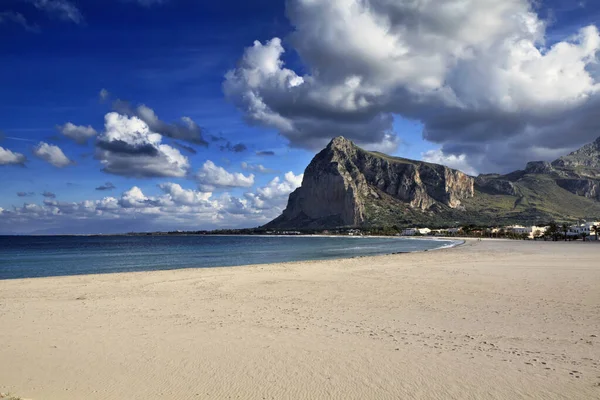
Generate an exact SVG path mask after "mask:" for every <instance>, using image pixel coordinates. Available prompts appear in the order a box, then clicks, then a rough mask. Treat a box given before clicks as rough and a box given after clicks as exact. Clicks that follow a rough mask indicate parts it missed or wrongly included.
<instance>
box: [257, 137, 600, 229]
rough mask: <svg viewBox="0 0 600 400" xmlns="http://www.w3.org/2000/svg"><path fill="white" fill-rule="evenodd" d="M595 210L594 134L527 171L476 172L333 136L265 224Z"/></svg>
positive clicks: (599, 159) (526, 218) (599, 160)
mask: <svg viewBox="0 0 600 400" xmlns="http://www.w3.org/2000/svg"><path fill="white" fill-rule="evenodd" d="M592 217H600V138H599V139H598V140H597V141H596V142H594V143H592V144H589V145H587V146H584V147H583V148H581V149H579V150H577V151H575V152H573V153H571V154H569V155H568V156H565V157H561V158H560V159H558V160H556V161H554V162H552V163H548V162H542V161H537V162H530V163H528V164H527V166H526V168H525V170H522V171H515V172H513V173H510V174H507V175H499V174H488V175H480V176H478V177H476V178H474V177H471V176H468V175H466V174H464V173H463V172H460V171H457V170H454V169H451V168H448V167H445V166H443V165H437V164H431V163H426V162H422V161H414V160H408V159H404V158H397V157H391V156H388V155H385V154H382V153H377V152H371V151H367V150H363V149H361V148H360V147H358V146H356V145H355V144H354V143H352V142H351V141H349V140H347V139H345V138H343V137H337V138H335V139H333V140H332V141H331V142H330V143H329V145H328V146H327V147H326V148H325V149H324V150H323V151H321V152H320V153H319V154H317V155H316V156H315V158H314V159H313V160H312V161H311V163H310V165H309V166H308V167H307V169H306V171H305V173H304V179H303V182H302V186H301V187H300V188H298V189H297V190H296V191H295V192H293V193H292V194H291V195H290V198H289V201H288V205H287V208H286V209H285V211H284V212H283V214H282V215H281V216H280V217H278V218H277V219H275V220H273V221H272V222H270V223H269V224H267V225H266V227H267V228H278V229H302V228H304V229H309V228H333V227H349V226H352V227H358V226H393V225H398V226H407V225H418V224H428V225H431V226H450V225H457V224H471V223H472V224H485V225H491V224H502V223H541V222H547V221H550V220H561V221H562V220H572V219H577V218H592Z"/></svg>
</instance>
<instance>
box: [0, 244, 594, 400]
mask: <svg viewBox="0 0 600 400" xmlns="http://www.w3.org/2000/svg"><path fill="white" fill-rule="evenodd" d="M575 371H576V372H575ZM599 384H600V244H595V243H550V242H548V243H544V242H538V243H532V242H514V241H484V242H470V243H468V244H467V245H465V246H462V247H460V248H456V249H451V250H443V251H436V252H428V253H421V254H410V255H394V256H384V257H375V258H361V259H352V260H341V261H325V262H301V263H293V264H280V265H268V266H256V267H234V268H218V269H198V270H181V271H166V272H148V273H131V274H114V275H96V276H80V277H66V278H44V279H27V280H11V281H0V392H7V391H10V392H14V393H16V394H19V395H21V396H23V397H27V398H32V399H34V400H55V399H83V400H88V399H90V400H94V399H102V400H110V399H119V400H121V399H144V400H150V399H202V398H213V399H228V398H232V399H236V398H239V399H319V398H321V399H326V398H332V399H409V398H416V399H520V398H527V399H531V398H539V399H598V398H600V386H599Z"/></svg>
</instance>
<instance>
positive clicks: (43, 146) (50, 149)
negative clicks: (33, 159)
mask: <svg viewBox="0 0 600 400" xmlns="http://www.w3.org/2000/svg"><path fill="white" fill-rule="evenodd" d="M33 154H34V155H35V156H37V157H38V158H41V159H42V160H44V161H46V162H48V163H50V164H52V165H54V166H55V167H57V168H63V167H66V166H67V165H71V164H72V163H73V162H72V161H71V160H69V158H68V157H67V156H65V153H63V151H62V150H61V149H60V147H58V146H55V145H53V144H48V143H45V142H40V143H39V144H38V145H37V146H36V147H35V148H34V149H33Z"/></svg>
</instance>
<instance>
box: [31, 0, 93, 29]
mask: <svg viewBox="0 0 600 400" xmlns="http://www.w3.org/2000/svg"><path fill="white" fill-rule="evenodd" d="M32 2H33V5H34V6H35V7H36V8H37V9H39V10H43V11H46V12H47V13H49V14H51V15H55V16H56V17H58V18H60V19H62V20H63V21H71V22H73V23H75V24H82V23H83V22H84V19H83V14H82V13H81V11H79V9H78V8H77V7H76V6H75V5H74V4H73V3H71V2H69V1H67V0H32Z"/></svg>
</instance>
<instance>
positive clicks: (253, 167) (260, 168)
mask: <svg viewBox="0 0 600 400" xmlns="http://www.w3.org/2000/svg"><path fill="white" fill-rule="evenodd" d="M241 165H242V169H244V170H246V171H252V172H258V173H261V174H271V173H273V172H275V171H274V170H272V169H271V168H267V167H265V166H264V165H262V164H249V163H247V162H245V161H244V162H242V164H241Z"/></svg>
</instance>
